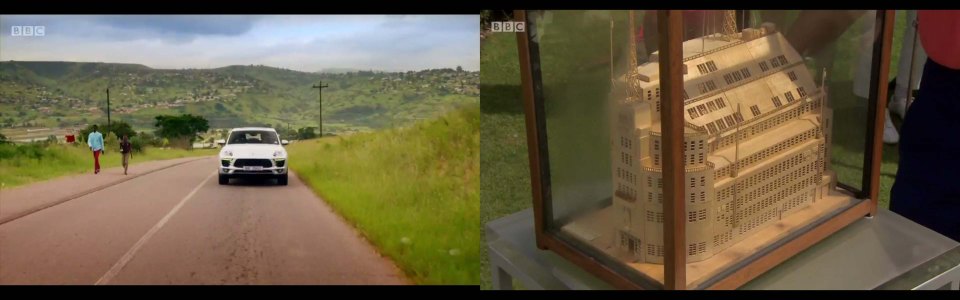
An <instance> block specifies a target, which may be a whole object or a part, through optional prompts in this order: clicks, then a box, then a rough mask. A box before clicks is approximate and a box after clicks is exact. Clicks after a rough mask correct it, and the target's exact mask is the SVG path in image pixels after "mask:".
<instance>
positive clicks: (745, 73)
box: [740, 68, 750, 78]
mask: <svg viewBox="0 0 960 300" xmlns="http://www.w3.org/2000/svg"><path fill="white" fill-rule="evenodd" d="M740 74H743V78H750V70H749V69H747V68H743V69H740Z"/></svg>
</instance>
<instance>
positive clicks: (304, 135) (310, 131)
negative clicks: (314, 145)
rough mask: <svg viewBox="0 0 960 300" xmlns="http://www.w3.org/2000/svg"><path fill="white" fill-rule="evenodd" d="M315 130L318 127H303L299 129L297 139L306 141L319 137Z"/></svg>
mask: <svg viewBox="0 0 960 300" xmlns="http://www.w3.org/2000/svg"><path fill="white" fill-rule="evenodd" d="M314 128H316V127H303V128H300V129H297V139H300V140H306V139H312V138H315V137H317V133H316V132H314Z"/></svg>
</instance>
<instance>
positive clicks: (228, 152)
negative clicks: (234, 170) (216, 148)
mask: <svg viewBox="0 0 960 300" xmlns="http://www.w3.org/2000/svg"><path fill="white" fill-rule="evenodd" d="M220 156H227V157H230V156H233V151H230V150H223V152H220Z"/></svg>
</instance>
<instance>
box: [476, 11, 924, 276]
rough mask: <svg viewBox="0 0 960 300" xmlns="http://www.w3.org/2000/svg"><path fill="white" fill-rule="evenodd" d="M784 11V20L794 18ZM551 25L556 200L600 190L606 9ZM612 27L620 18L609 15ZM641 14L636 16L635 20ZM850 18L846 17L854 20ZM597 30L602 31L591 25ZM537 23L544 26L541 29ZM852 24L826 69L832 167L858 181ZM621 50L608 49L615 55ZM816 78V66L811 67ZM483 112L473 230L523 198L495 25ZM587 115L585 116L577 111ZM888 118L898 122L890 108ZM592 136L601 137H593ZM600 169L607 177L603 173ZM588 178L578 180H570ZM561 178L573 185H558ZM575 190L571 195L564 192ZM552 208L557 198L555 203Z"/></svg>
mask: <svg viewBox="0 0 960 300" xmlns="http://www.w3.org/2000/svg"><path fill="white" fill-rule="evenodd" d="M901 12H902V11H898V14H897V22H896V24H895V31H894V43H893V50H892V53H891V54H892V55H891V56H892V57H891V60H892V61H893V63H892V64H891V71H890V72H891V74H890V77H891V78H892V77H893V76H894V75H895V74H896V67H897V64H896V61H897V58H898V57H899V49H900V40H901V38H902V28H903V27H904V26H905V25H906V22H905V18H904V14H902V13H901ZM792 15H793V14H791V13H788V16H787V18H788V20H789V19H792ZM552 21H553V23H552V24H550V27H552V29H550V28H548V31H546V32H545V34H543V35H542V38H541V41H540V42H541V48H540V50H541V53H540V54H541V61H542V63H543V67H542V74H543V82H544V94H545V97H546V98H547V99H549V100H548V102H549V103H548V104H547V105H546V113H547V132H548V140H549V144H548V149H549V154H550V164H551V179H552V181H553V182H552V183H553V186H554V191H553V195H554V198H555V199H554V200H555V201H557V199H558V197H565V199H560V200H559V201H567V202H569V201H577V199H575V198H576V197H581V198H580V200H581V201H582V200H583V196H582V194H586V195H594V194H598V193H601V192H606V193H608V194H609V193H610V191H609V190H607V191H601V190H600V189H599V188H595V187H594V186H603V185H604V184H605V183H604V180H606V182H609V181H610V179H609V177H610V172H609V154H608V153H607V150H608V148H609V147H608V146H607V145H606V143H607V141H606V139H607V138H608V136H607V133H606V131H605V130H603V129H605V127H603V126H605V124H606V123H605V122H606V120H607V118H606V116H605V112H606V108H605V107H604V106H605V101H606V99H607V97H608V95H606V91H607V90H608V89H609V81H608V80H606V79H607V78H609V72H610V68H609V65H608V63H607V61H609V57H610V48H609V46H607V45H609V44H610V41H609V38H610V37H609V35H608V34H605V32H607V31H606V30H608V29H607V28H609V27H607V26H609V17H608V16H602V15H600V16H599V18H598V15H593V16H588V14H583V13H581V12H573V11H563V12H556V13H555V15H554V16H553V20H552ZM614 21H615V28H623V26H622V25H623V24H624V23H623V20H622V18H620V17H615V18H614ZM638 21H639V20H638ZM862 25H863V22H862V21H861V22H858V23H857V24H855V25H854V26H862ZM598 32H603V33H604V34H597V33H598ZM541 33H544V32H541ZM854 33H855V30H850V31H848V32H847V33H846V34H844V35H843V36H841V38H840V39H839V40H840V42H838V43H837V49H836V52H835V57H834V58H833V60H834V63H833V67H832V70H831V71H830V72H829V75H830V77H828V78H829V79H830V81H829V82H828V85H829V87H830V99H831V105H832V106H833V108H834V120H835V126H834V134H835V138H834V147H833V152H832V154H833V168H834V170H836V171H837V173H838V177H839V178H840V181H841V182H845V183H848V184H851V185H853V186H855V187H859V186H860V178H861V176H862V169H861V167H860V166H861V165H862V164H863V153H862V151H863V145H864V138H863V136H864V135H865V134H864V132H863V130H864V128H865V126H866V113H867V110H866V101H865V100H862V99H857V97H856V96H854V95H853V93H852V86H853V83H852V80H853V72H852V69H854V68H856V64H857V59H859V55H861V52H859V50H858V49H856V45H857V44H856V43H855V40H854V39H855V37H856V35H855V34H854ZM619 57H620V52H619V51H618V49H615V50H614V61H622V60H619V59H618V58H619ZM817 77H818V78H819V74H818V75H817ZM480 90H481V94H480V98H481V108H482V113H483V116H482V121H481V125H480V128H481V130H480V131H481V133H480V134H481V136H482V142H481V146H480V149H481V153H482V155H481V158H480V160H481V165H482V168H481V175H480V178H481V183H480V195H481V196H480V202H481V204H480V206H481V212H482V213H481V222H482V224H481V230H483V229H482V227H483V224H486V223H487V222H488V221H491V220H494V219H497V218H500V217H503V216H506V215H508V214H511V213H514V212H517V211H520V210H523V209H526V208H529V207H530V206H531V191H530V177H529V174H530V173H529V172H530V171H529V164H528V163H529V162H528V160H527V145H526V134H525V124H524V116H523V100H522V94H521V89H520V76H519V69H518V56H517V44H516V36H515V35H513V34H493V35H491V36H489V37H488V38H487V39H486V40H485V41H484V42H483V43H482V44H481V50H480ZM584 120H590V121H584ZM894 122H895V123H896V124H899V119H898V117H894ZM598 140H600V142H596V141H598ZM898 160H899V153H898V151H897V146H895V145H894V146H890V145H885V146H884V147H883V162H882V165H881V178H880V206H881V207H884V208H885V207H887V206H888V203H889V194H890V188H891V187H892V185H893V180H894V176H895V175H896V170H897V161H898ZM604 178H606V179H604ZM582 183H587V184H588V185H587V187H586V188H579V189H578V188H577V187H573V186H572V185H573V184H582ZM558 186H559V188H564V186H570V187H571V188H569V189H565V190H562V191H558ZM572 192H575V193H576V194H581V195H575V196H570V195H571V194H574V193H572ZM555 209H556V208H555ZM480 252H481V255H482V257H481V260H482V261H481V279H482V280H481V285H480V286H481V289H490V288H491V287H492V286H491V283H490V282H491V281H490V269H489V262H488V257H487V253H486V247H485V246H483V245H481V251H480Z"/></svg>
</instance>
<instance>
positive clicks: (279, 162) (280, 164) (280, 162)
mask: <svg viewBox="0 0 960 300" xmlns="http://www.w3.org/2000/svg"><path fill="white" fill-rule="evenodd" d="M285 164H287V161H285V160H281V161H277V167H278V168H283V165H285Z"/></svg>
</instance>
